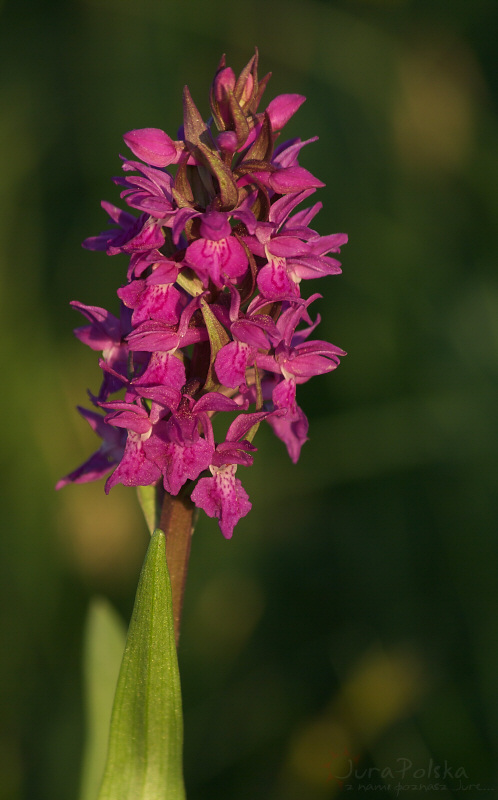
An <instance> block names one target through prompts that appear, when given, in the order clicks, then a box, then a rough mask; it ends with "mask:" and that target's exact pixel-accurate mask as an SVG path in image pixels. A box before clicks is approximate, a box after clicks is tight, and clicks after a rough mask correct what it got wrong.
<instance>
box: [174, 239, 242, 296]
mask: <svg viewBox="0 0 498 800" xmlns="http://www.w3.org/2000/svg"><path fill="white" fill-rule="evenodd" d="M185 261H186V263H187V264H188V265H189V266H190V267H193V269H194V270H195V271H196V272H197V274H198V275H199V277H200V278H201V280H203V281H204V282H206V279H207V278H211V280H212V281H213V283H214V284H216V286H220V287H221V286H224V285H225V284H226V281H227V279H228V280H230V279H233V278H239V277H241V276H242V275H243V274H244V273H245V271H246V270H247V267H248V264H249V262H248V260H247V255H246V251H245V250H244V248H243V247H242V245H241V244H240V242H238V241H237V239H235V237H233V236H229V237H228V238H226V239H219V240H218V241H213V240H212V239H197V240H196V241H195V242H192V244H191V245H190V246H189V247H188V248H187V251H186V253H185Z"/></svg>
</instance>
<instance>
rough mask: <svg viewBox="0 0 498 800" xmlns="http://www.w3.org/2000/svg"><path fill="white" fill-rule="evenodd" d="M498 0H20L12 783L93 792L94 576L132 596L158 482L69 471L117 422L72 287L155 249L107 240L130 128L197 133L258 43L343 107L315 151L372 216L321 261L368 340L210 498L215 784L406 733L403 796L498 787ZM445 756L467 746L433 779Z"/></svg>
mask: <svg viewBox="0 0 498 800" xmlns="http://www.w3.org/2000/svg"><path fill="white" fill-rule="evenodd" d="M497 11H498V4H497V3H496V0H489V2H485V1H484V0H482V1H480V0H475V1H474V2H469V0H383V1H382V0H370V1H368V0H342V1H340V2H326V0H321V1H320V0H306V2H304V0H302V1H301V0H285V1H284V0H277V2H264V0H253V2H252V3H241V2H239V0H233V1H232V2H230V3H229V2H221V0H211V1H210V2H207V1H206V2H202V1H201V0H184V2H176V1H175V2H173V1H172V0H169V1H168V0H163V1H162V2H161V1H160V0H141V2H135V3H131V2H129V0H78V2H76V0H75V1H74V2H67V1H66V2H63V0H45V1H44V2H41V0H39V1H38V2H36V1H33V2H26V0H18V2H16V3H13V2H10V3H9V2H7V0H4V2H3V3H0V14H1V17H0V19H1V33H0V37H1V48H0V53H1V55H0V60H1V63H2V70H1V77H0V96H1V112H0V141H1V154H2V160H1V182H0V183H1V188H0V192H1V197H2V214H1V217H0V231H1V249H0V259H1V261H2V267H3V268H2V277H1V300H0V302H1V304H2V305H1V308H2V313H1V316H0V320H1V325H2V332H1V337H2V338H1V341H2V345H3V347H2V351H3V353H4V357H5V364H6V366H5V369H4V383H3V385H4V389H3V391H2V402H3V410H2V421H3V424H2V434H3V443H2V449H1V452H2V464H3V467H4V469H3V477H2V484H3V499H2V529H3V535H2V538H1V543H0V550H1V559H0V577H1V580H0V592H1V597H0V623H1V649H2V656H1V666H0V706H1V723H2V732H1V738H0V775H1V778H0V799H1V800H21V798H22V800H69V799H70V798H75V799H76V798H78V793H79V781H80V778H79V772H80V761H81V750H82V747H83V741H84V730H85V720H84V707H83V688H82V674H81V666H80V665H81V656H82V646H83V645H82V641H83V628H84V623H85V617H86V613H87V607H88V602H89V599H90V598H91V597H92V596H94V595H95V594H99V595H103V596H104V597H107V598H109V599H110V600H111V601H112V602H113V604H114V605H115V607H116V608H118V609H119V611H120V613H121V614H122V615H123V618H124V619H127V618H128V615H129V613H130V609H131V605H132V601H133V595H134V590H135V586H136V581H137V577H138V572H139V569H140V564H141V560H142V558H143V554H144V551H145V547H146V545H147V539H148V534H147V533H146V530H145V526H144V524H143V522H142V520H141V518H140V514H139V512H138V510H137V505H136V498H135V493H134V492H133V490H130V489H124V488H123V487H116V488H115V489H113V491H112V493H111V494H110V496H109V497H108V498H106V497H105V495H104V492H103V486H102V484H101V483H99V484H95V485H86V486H80V487H77V486H72V487H68V488H66V489H64V490H63V491H62V492H61V493H57V494H56V493H55V492H54V491H53V486H54V484H55V482H56V480H57V479H58V478H59V477H60V476H61V475H63V474H66V473H67V472H68V471H69V470H70V469H73V468H74V467H75V466H76V465H78V464H79V463H80V462H81V461H83V460H84V459H85V458H86V457H87V456H88V455H89V454H90V453H91V452H93V450H94V449H95V440H94V438H93V435H92V433H91V432H90V431H89V430H87V429H86V426H85V423H84V422H83V421H82V420H81V419H80V418H79V416H78V415H77V413H76V411H75V410H74V406H75V405H76V403H82V404H85V397H86V395H85V390H86V387H91V388H92V389H93V390H95V389H96V388H97V386H98V380H99V370H98V367H97V360H96V357H95V355H94V354H92V353H91V352H90V351H88V350H87V349H86V348H84V347H83V346H82V345H81V344H80V343H79V342H78V341H76V340H75V339H74V338H73V336H72V328H73V327H75V326H76V325H79V324H81V318H80V317H79V315H76V314H75V313H74V312H73V311H71V310H70V309H69V307H68V302H69V301H70V300H73V299H78V300H81V301H82V302H84V303H89V304H94V305H99V306H105V307H108V308H110V309H111V310H112V309H116V308H117V303H116V295H115V290H116V287H117V286H118V285H120V284H122V283H123V282H124V270H125V264H126V261H124V260H120V259H119V258H114V259H109V258H107V256H105V255H104V254H100V253H89V252H87V251H84V250H82V249H81V248H80V242H81V241H82V240H83V239H84V238H85V237H86V236H88V235H92V234H96V233H98V232H99V231H100V230H102V228H103V227H105V222H104V220H105V216H104V214H103V212H102V211H101V209H100V206H99V202H100V200H101V199H102V198H105V199H108V200H111V201H113V202H117V200H118V190H117V187H115V186H114V185H113V184H112V183H111V176H112V175H116V174H118V173H119V159H118V153H119V152H124V149H125V148H124V145H123V143H122V139H121V136H122V134H123V132H125V131H128V130H130V129H132V128H140V127H147V126H153V127H161V128H164V129H165V130H167V131H168V132H169V133H170V134H172V135H175V133H176V130H177V127H178V125H179V124H180V122H181V90H182V87H183V84H184V83H188V84H189V86H190V89H191V92H192V94H193V96H194V98H195V99H196V102H197V103H198V105H199V107H200V109H201V111H202V112H203V113H204V114H206V115H207V112H208V103H207V96H208V95H207V92H208V87H209V84H210V81H211V77H212V74H213V72H214V70H215V68H216V65H217V63H218V60H219V58H220V56H221V54H222V53H223V52H226V53H227V57H228V62H229V63H230V64H231V65H233V67H234V68H235V69H236V70H240V68H241V67H242V66H243V65H244V64H245V63H246V61H247V60H248V59H249V58H250V56H251V54H252V52H253V49H254V46H255V45H257V46H258V47H259V49H260V56H261V61H260V63H261V74H264V73H265V72H267V71H270V70H271V71H272V72H273V74H274V77H273V78H272V81H271V83H270V87H269V89H268V91H267V98H268V100H269V99H271V97H273V96H275V95H276V94H278V93H280V92H299V93H302V94H305V95H306V96H307V98H308V100H307V103H306V104H305V106H304V107H303V108H302V109H301V110H300V112H299V113H298V114H297V115H296V117H295V118H294V119H293V120H292V122H291V123H290V125H289V126H288V133H289V136H301V137H303V138H305V137H309V136H312V135H315V134H318V135H319V137H320V141H319V142H318V143H316V144H314V145H312V146H310V147H309V148H307V149H306V151H305V152H304V154H303V156H302V159H301V163H302V164H303V165H304V166H306V167H307V168H309V169H310V170H311V171H312V172H314V173H315V174H317V175H318V176H319V177H320V178H321V179H322V180H324V181H325V182H326V184H327V186H326V188H325V189H323V190H321V192H320V193H319V194H320V199H321V200H322V201H323V203H324V209H323V211H322V212H321V214H320V215H319V217H318V222H317V227H318V229H319V231H320V232H321V233H322V234H326V233H330V232H338V231H347V232H348V233H349V236H350V244H348V246H347V247H345V248H344V250H343V254H342V256H343V257H342V261H343V266H344V274H343V276H341V277H334V278H330V279H324V280H322V281H321V282H320V283H318V284H315V286H314V287H313V291H320V292H321V293H322V294H323V296H324V297H323V300H321V301H319V302H318V303H317V304H316V305H317V306H319V311H320V313H321V314H322V323H321V326H320V328H319V335H320V336H321V338H324V339H328V340H330V341H332V342H334V343H335V344H338V345H340V346H341V347H344V348H345V349H347V350H348V353H349V355H348V357H347V358H346V359H344V361H343V363H342V365H341V367H340V369H339V370H338V371H337V372H336V373H334V374H333V375H330V376H324V377H319V378H316V379H314V380H313V381H312V382H311V383H310V384H307V385H306V386H303V387H302V388H301V392H300V397H301V405H302V406H303V408H304V410H305V411H306V413H307V414H308V416H309V418H310V441H309V442H308V443H307V444H306V446H305V447H304V449H303V452H302V456H301V460H300V462H299V464H298V465H297V466H292V465H291V464H290V463H289V461H288V458H287V456H286V453H285V450H284V447H283V445H282V444H281V442H279V441H278V440H276V439H274V438H273V436H272V434H271V432H270V431H269V430H268V431H263V430H261V432H260V433H259V434H258V438H257V445H258V448H259V453H258V455H257V458H256V463H255V466H254V467H253V468H252V469H251V470H245V472H244V474H243V475H241V477H242V479H243V481H244V484H245V486H246V488H247V490H248V492H249V494H250V496H251V499H252V501H253V510H252V512H251V514H250V515H249V516H248V517H247V518H245V519H244V520H243V521H241V523H240V524H239V525H238V527H237V530H236V532H235V535H234V538H233V540H232V541H231V542H226V541H225V540H224V539H223V537H222V536H221V534H220V533H219V530H218V527H217V525H216V523H215V522H214V521H212V520H208V519H207V518H205V517H203V518H201V520H200V522H199V525H198V528H197V530H196V533H195V538H194V542H193V549H192V557H191V568H190V574H189V579H188V584H187V596H186V602H185V608H184V626H183V633H182V641H181V648H180V667H181V673H182V684H183V694H184V710H185V769H186V782H187V794H188V798H189V800H211V798H213V800H214V799H215V798H216V800H229V799H230V800H246V799H249V798H251V800H252V798H254V797H256V796H257V797H259V798H261V800H267V799H268V800H269V799H270V798H271V800H325V799H326V798H335V797H341V796H352V795H351V791H353V793H354V795H355V796H356V795H358V794H362V795H369V796H376V795H377V794H382V795H383V796H392V797H395V796H396V792H395V789H394V785H395V784H396V783H397V782H398V781H399V780H400V779H401V775H400V773H399V770H400V768H401V767H402V766H403V765H405V767H406V769H407V772H406V775H405V779H404V780H401V782H402V783H403V784H405V783H407V784H408V783H409V784H412V785H415V786H416V787H418V788H415V789H413V788H409V789H403V790H402V791H401V794H400V793H399V792H398V796H404V797H407V796H408V797H415V796H416V795H418V794H423V795H424V796H425V797H435V798H440V800H443V798H447V797H464V796H465V797H472V798H474V800H475V798H476V797H479V798H480V797H483V798H484V797H491V796H497V795H498V774H497V770H496V763H497V761H498V635H497V617H498V613H497V612H498V592H497V583H498V538H497V533H498V531H497V528H498V526H497V518H498V514H497V512H498V508H497V506H498V502H497V491H496V485H497V479H498V460H497V456H496V450H497V434H498V422H497V414H496V406H497V399H498V358H497V356H498V276H497V271H496V253H497V247H496V244H497V227H498V226H497V218H498V213H497V212H498V114H497V82H498V70H497V66H498V64H497V55H496V52H497V51H496V38H497V30H498V25H497V23H498V13H497ZM305 288H306V289H308V287H305ZM310 291H311V287H310ZM307 293H309V292H307ZM431 759H432V762H433V764H434V765H436V764H440V765H442V766H443V767H444V764H445V763H446V765H447V767H448V768H449V769H450V775H448V774H447V775H446V779H445V780H444V781H441V780H440V781H439V787H438V788H434V787H433V789H432V790H431V789H430V788H423V787H429V785H430V784H431V783H436V781H435V780H434V772H433V773H432V776H431V774H430V763H431ZM408 762H411V763H412V764H413V767H412V768H409V767H408ZM351 764H353V766H354V769H356V770H357V774H356V775H354V774H353V775H351V776H350V777H349V778H346V779H345V780H344V785H342V786H341V781H340V777H341V776H343V777H344V776H346V775H348V773H349V772H350V766H351ZM375 769H376V770H377V771H375ZM459 769H460V773H459V774H460V776H461V778H460V780H458V779H457V778H456V777H455V773H456V772H457V771H458V770H459ZM462 769H463V770H464V773H465V775H464V776H462V772H461V770H462ZM369 770H370V773H369ZM396 770H398V772H396ZM417 770H419V771H418V773H417V772H416V771H417ZM380 772H383V773H384V777H383V778H382V777H381V776H380ZM389 772H392V773H393V775H394V779H392V778H391V777H390V775H389ZM369 775H370V778H369ZM452 776H453V777H452ZM436 777H437V776H436ZM443 783H444V785H445V786H446V789H444V788H441V784H443ZM384 784H391V789H390V790H386V789H384V790H381V789H380V788H379V787H380V786H381V785H384ZM472 784H479V787H478V788H476V787H474V788H471V789H469V788H468V787H469V785H472ZM348 786H349V789H348ZM466 787H467V788H466ZM493 787H495V788H493ZM347 791H349V792H350V793H349V795H347Z"/></svg>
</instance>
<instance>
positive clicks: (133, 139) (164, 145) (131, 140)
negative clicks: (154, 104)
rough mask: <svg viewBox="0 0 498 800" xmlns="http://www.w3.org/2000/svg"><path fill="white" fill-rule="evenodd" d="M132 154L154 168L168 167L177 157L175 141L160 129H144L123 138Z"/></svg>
mask: <svg viewBox="0 0 498 800" xmlns="http://www.w3.org/2000/svg"><path fill="white" fill-rule="evenodd" d="M123 139H124V140H125V143H126V144H127V145H128V147H129V148H130V150H131V152H132V153H133V154H134V155H135V156H137V158H141V159H142V161H145V162H146V163H147V164H150V165H151V166H153V167H167V166H168V165H169V164H173V163H174V162H175V159H176V157H177V149H176V146H175V143H174V141H173V140H172V139H171V138H170V137H169V136H168V134H167V133H165V132H164V131H162V130H160V129H159V128H142V129H140V130H135V131H129V132H128V133H125V134H124V136H123Z"/></svg>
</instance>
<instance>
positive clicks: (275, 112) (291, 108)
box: [266, 94, 306, 131]
mask: <svg viewBox="0 0 498 800" xmlns="http://www.w3.org/2000/svg"><path fill="white" fill-rule="evenodd" d="M305 100H306V98H305V97H303V95H302V94H279V95H278V97H275V98H274V99H273V100H272V101H271V103H270V104H269V105H268V108H267V109H266V110H267V112H268V114H269V116H270V122H271V127H272V130H274V131H279V130H281V129H282V128H283V127H284V125H286V124H287V123H288V121H289V120H290V118H291V117H292V116H293V115H294V114H295V113H296V111H297V110H298V108H299V107H300V106H302V104H303V103H304V101H305Z"/></svg>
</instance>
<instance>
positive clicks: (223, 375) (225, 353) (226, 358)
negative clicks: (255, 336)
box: [214, 342, 254, 389]
mask: <svg viewBox="0 0 498 800" xmlns="http://www.w3.org/2000/svg"><path fill="white" fill-rule="evenodd" d="M253 352H254V350H253V348H251V347H249V345H247V344H244V342H230V343H229V344H226V345H225V346H224V347H222V348H221V350H220V351H219V352H218V354H217V356H216V361H215V363H214V368H215V370H216V374H217V376H218V380H219V381H221V383H222V384H223V385H224V386H229V387H230V388H231V389H236V388H237V387H238V386H240V384H241V383H244V380H245V374H246V368H247V365H248V363H249V361H250V360H251V356H252V354H253Z"/></svg>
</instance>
